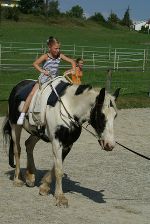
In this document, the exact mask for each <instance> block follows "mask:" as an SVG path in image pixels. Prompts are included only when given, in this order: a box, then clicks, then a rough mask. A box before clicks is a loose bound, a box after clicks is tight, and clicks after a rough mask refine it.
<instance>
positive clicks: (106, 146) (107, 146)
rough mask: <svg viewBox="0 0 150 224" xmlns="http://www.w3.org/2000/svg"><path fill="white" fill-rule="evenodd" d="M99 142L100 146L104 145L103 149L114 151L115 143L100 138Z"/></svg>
mask: <svg viewBox="0 0 150 224" xmlns="http://www.w3.org/2000/svg"><path fill="white" fill-rule="evenodd" d="M98 142H99V144H100V146H101V147H102V149H103V150H105V151H112V150H113V148H114V147H115V144H111V143H109V142H105V141H104V140H98Z"/></svg>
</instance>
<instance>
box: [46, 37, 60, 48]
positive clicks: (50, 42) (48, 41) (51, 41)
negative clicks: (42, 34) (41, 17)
mask: <svg viewBox="0 0 150 224" xmlns="http://www.w3.org/2000/svg"><path fill="white" fill-rule="evenodd" d="M56 43H57V44H60V42H59V40H58V39H56V38H55V37H53V36H50V37H49V38H48V39H47V45H48V46H52V45H53V44H56Z"/></svg>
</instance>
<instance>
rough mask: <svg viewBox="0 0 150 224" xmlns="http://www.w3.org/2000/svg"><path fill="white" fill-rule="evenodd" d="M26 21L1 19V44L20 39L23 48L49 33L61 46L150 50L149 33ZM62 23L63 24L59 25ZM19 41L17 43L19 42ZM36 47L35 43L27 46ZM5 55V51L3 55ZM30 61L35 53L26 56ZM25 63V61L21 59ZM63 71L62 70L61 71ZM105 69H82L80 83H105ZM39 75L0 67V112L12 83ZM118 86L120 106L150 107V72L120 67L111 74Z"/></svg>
mask: <svg viewBox="0 0 150 224" xmlns="http://www.w3.org/2000/svg"><path fill="white" fill-rule="evenodd" d="M27 20H28V21H26V20H25V18H23V19H22V20H21V22H17V23H16V22H8V21H2V22H1V24H0V43H2V44H3V45H5V46H7V45H8V43H6V42H21V43H22V47H23V46H25V45H26V43H29V42H32V43H44V44H45V42H46V40H47V38H48V37H49V36H51V35H53V36H56V37H58V39H60V41H61V43H62V45H73V44H76V45H80V46H93V47H108V46H111V47H112V48H123V47H124V48H133V49H137V48H138V49H147V50H148V52H149V50H150V48H149V46H150V36H149V35H145V34H139V33H137V32H134V31H129V30H127V29H125V28H122V27H114V29H110V28H107V27H103V26H101V25H98V24H95V23H92V22H83V21H79V20H73V21H69V22H68V21H66V20H65V19H64V18H62V19H61V20H52V19H51V20H48V21H46V22H44V19H43V18H39V17H34V16H33V17H29V18H28V19H27ZM62 25H63V26H62ZM21 43H20V44H21ZM30 47H31V48H32V47H35V44H33V46H32V45H30ZM6 57H7V54H6ZM19 57H22V58H24V55H23V54H22V55H18V54H17V53H16V54H15V53H14V54H13V55H11V58H13V59H14V60H15V59H17V58H19ZM29 57H30V59H31V61H32V57H33V60H34V59H35V56H33V55H30V56H29ZM24 63H25V62H24ZM61 72H63V71H61ZM106 75H107V69H103V70H102V69H97V70H94V69H90V70H89V69H84V77H83V83H90V84H92V85H93V86H95V87H98V86H104V85H105V82H106ZM37 76H38V74H37V73H36V72H35V71H34V70H33V69H31V68H30V69H29V70H26V71H21V70H20V71H15V70H14V71H11V70H0V85H1V86H0V88H1V91H0V114H1V115H2V114H3V113H4V111H5V110H6V102H5V100H7V98H8V95H9V92H10V90H11V88H12V87H13V85H14V84H16V83H17V82H19V81H20V80H22V79H25V78H35V79H36V78H37ZM117 87H121V88H122V89H121V97H120V100H119V102H118V103H119V107H120V108H127V107H150V97H148V91H149V90H150V71H149V70H147V71H145V72H142V71H138V70H135V71H133V70H132V71H129V70H126V71H125V70H119V71H116V72H113V74H112V84H111V89H112V91H113V90H114V89H115V88H117Z"/></svg>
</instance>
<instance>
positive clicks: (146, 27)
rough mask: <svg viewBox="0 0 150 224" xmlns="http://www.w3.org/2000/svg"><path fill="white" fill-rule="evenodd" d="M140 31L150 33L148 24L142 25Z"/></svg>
mask: <svg viewBox="0 0 150 224" xmlns="http://www.w3.org/2000/svg"><path fill="white" fill-rule="evenodd" d="M139 32H140V33H145V34H149V33H150V30H149V27H148V26H142V27H141V30H140V31H139Z"/></svg>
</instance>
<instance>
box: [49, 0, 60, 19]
mask: <svg viewBox="0 0 150 224" xmlns="http://www.w3.org/2000/svg"><path fill="white" fill-rule="evenodd" d="M58 6H59V2H58V1H54V0H52V1H50V2H49V4H48V15H49V16H57V15H59V14H60V11H59V9H58Z"/></svg>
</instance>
